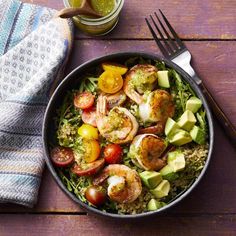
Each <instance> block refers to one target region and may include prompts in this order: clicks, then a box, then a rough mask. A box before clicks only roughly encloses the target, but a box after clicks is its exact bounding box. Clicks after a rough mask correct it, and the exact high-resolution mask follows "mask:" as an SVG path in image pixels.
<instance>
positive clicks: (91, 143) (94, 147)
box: [83, 139, 101, 163]
mask: <svg viewBox="0 0 236 236" xmlns="http://www.w3.org/2000/svg"><path fill="white" fill-rule="evenodd" d="M83 147H84V149H85V153H84V156H83V159H84V160H85V161H86V162H87V163H90V162H94V161H95V160H97V159H98V157H99V155H100V150H101V149H100V146H99V143H98V141H96V140H93V139H91V140H84V141H83Z"/></svg>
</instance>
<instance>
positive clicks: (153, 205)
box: [147, 198, 166, 211]
mask: <svg viewBox="0 0 236 236" xmlns="http://www.w3.org/2000/svg"><path fill="white" fill-rule="evenodd" d="M165 205H166V203H165V202H159V201H157V200H156V199H154V198H152V199H151V200H150V201H149V202H148V204H147V209H148V211H155V210H158V209H160V208H162V207H163V206H165Z"/></svg>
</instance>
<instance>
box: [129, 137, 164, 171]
mask: <svg viewBox="0 0 236 236" xmlns="http://www.w3.org/2000/svg"><path fill="white" fill-rule="evenodd" d="M166 147H167V145H166V143H165V141H164V140H163V139H162V138H160V137H158V136H156V135H154V134H141V135H137V136H136V137H135V138H134V140H133V142H132V144H131V145H130V151H129V155H130V157H131V160H132V162H133V163H134V164H135V165H137V166H138V167H140V168H142V169H144V170H160V169H161V168H162V167H164V166H165V165H166V163H165V161H164V160H162V159H161V158H160V157H161V155H162V154H163V152H164V151H165V149H166Z"/></svg>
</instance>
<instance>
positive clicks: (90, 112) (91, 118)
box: [82, 107, 97, 127]
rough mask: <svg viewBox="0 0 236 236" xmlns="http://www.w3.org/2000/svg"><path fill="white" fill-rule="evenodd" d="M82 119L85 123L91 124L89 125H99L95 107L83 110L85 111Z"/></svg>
mask: <svg viewBox="0 0 236 236" xmlns="http://www.w3.org/2000/svg"><path fill="white" fill-rule="evenodd" d="M82 121H83V122H84V123H85V124H89V125H92V126H94V127H97V122H96V109H95V107H92V108H90V109H86V110H83V112H82Z"/></svg>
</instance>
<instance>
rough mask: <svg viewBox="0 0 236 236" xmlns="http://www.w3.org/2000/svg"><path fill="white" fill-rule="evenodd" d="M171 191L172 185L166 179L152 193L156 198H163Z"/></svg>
mask: <svg viewBox="0 0 236 236" xmlns="http://www.w3.org/2000/svg"><path fill="white" fill-rule="evenodd" d="M169 191H170V183H169V181H168V180H166V179H164V180H162V181H161V183H160V184H159V185H158V186H157V187H156V188H154V189H151V190H150V193H152V194H153V195H154V196H155V197H156V198H163V197H166V196H167V195H168V193H169Z"/></svg>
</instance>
